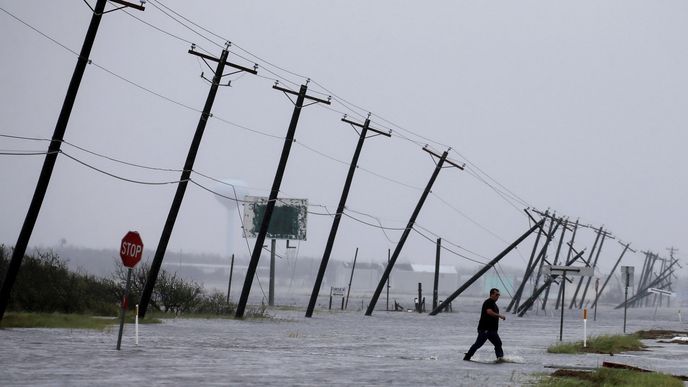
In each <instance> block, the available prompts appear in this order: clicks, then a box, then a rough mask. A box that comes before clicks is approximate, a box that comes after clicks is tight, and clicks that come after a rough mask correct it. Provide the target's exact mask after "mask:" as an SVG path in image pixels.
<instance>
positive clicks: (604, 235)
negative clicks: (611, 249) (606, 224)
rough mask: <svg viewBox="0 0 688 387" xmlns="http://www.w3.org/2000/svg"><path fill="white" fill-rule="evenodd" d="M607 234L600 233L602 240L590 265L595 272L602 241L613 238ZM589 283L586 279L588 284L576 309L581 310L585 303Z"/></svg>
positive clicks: (589, 278)
mask: <svg viewBox="0 0 688 387" xmlns="http://www.w3.org/2000/svg"><path fill="white" fill-rule="evenodd" d="M610 235H611V234H609V232H607V231H603V232H602V240H601V241H600V248H598V249H597V254H595V261H594V262H593V263H592V269H593V270H595V268H596V267H597V261H598V260H599V259H600V253H601V252H602V246H603V245H604V240H605V239H606V238H607V237H610V238H613V237H612V236H610ZM590 281H592V277H588V282H586V283H585V289H584V290H583V295H582V296H581V300H580V304H578V309H582V308H583V304H584V303H585V295H586V294H587V293H588V287H590Z"/></svg>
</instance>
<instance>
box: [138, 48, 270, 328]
mask: <svg viewBox="0 0 688 387" xmlns="http://www.w3.org/2000/svg"><path fill="white" fill-rule="evenodd" d="M194 49H195V46H191V49H190V50H189V54H191V55H194V56H197V57H200V58H201V59H202V60H204V61H206V64H207V63H208V62H207V61H212V62H217V67H216V68H215V75H214V76H213V79H212V81H211V83H210V90H209V91H208V97H207V98H206V100H205V105H204V106H203V112H202V113H201V117H200V119H199V120H198V125H197V126H196V132H195V133H194V137H193V139H192V140H191V145H190V146H189V152H188V153H187V155H186V161H185V162H184V169H183V170H182V174H181V177H180V178H179V183H178V184H177V191H176V192H175V194H174V199H172V205H171V206H170V211H169V213H168V214H167V220H166V221H165V226H164V227H163V229H162V234H161V235H160V241H159V242H158V247H157V249H156V250H155V256H154V257H153V262H151V267H150V270H149V271H148V278H147V279H146V285H145V286H144V288H143V292H142V293H141V302H140V303H139V314H140V316H141V318H144V317H145V316H146V311H147V310H148V304H149V302H150V299H151V296H152V294H153V288H154V287H155V281H156V280H157V279H158V273H159V272H160V267H161V266H162V261H163V259H164V258H165V252H166V251H167V244H168V243H169V242H170V236H171V235H172V229H174V224H175V222H176V221H177V215H178V214H179V209H180V208H181V206H182V201H183V200H184V194H185V193H186V187H187V185H188V184H189V180H190V178H191V171H192V170H193V166H194V162H195V161H196V155H197V154H198V148H199V147H200V146H201V140H202V139H203V132H204V131H205V127H206V124H207V123H208V119H209V118H210V116H211V115H210V111H211V110H212V107H213V103H214V102H215V96H216V95H217V89H218V88H219V87H220V82H221V81H222V77H224V76H225V75H229V74H223V73H222V72H223V71H224V69H225V66H230V67H233V68H235V69H237V71H236V72H241V71H243V72H247V73H251V74H257V71H256V70H255V68H253V69H249V68H246V67H242V66H239V65H236V64H233V63H230V62H227V56H228V55H229V43H227V44H226V46H225V48H224V49H223V50H222V54H221V55H220V58H219V59H218V58H214V57H212V56H210V55H206V54H202V53H200V52H196V51H194ZM208 66H210V65H208ZM232 74H234V73H232Z"/></svg>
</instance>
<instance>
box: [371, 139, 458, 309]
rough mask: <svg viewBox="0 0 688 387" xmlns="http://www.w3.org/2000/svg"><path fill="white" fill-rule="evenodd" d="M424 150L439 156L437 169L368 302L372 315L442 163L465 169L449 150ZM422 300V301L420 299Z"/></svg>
mask: <svg viewBox="0 0 688 387" xmlns="http://www.w3.org/2000/svg"><path fill="white" fill-rule="evenodd" d="M423 150H424V151H426V152H428V153H430V154H431V155H432V156H434V157H438V158H439V160H438V161H437V165H436V166H435V170H434V171H433V173H432V176H431V177H430V181H429V182H428V184H427V186H426V187H425V191H423V194H422V195H421V197H420V199H419V200H418V204H417V205H416V208H415V209H414V210H413V213H412V214H411V218H410V219H409V221H408V224H407V225H406V228H405V229H404V232H403V234H402V235H401V238H400V239H399V243H397V247H396V248H395V249H394V254H392V258H391V260H390V262H389V264H388V265H387V267H386V268H385V272H384V273H383V274H382V278H380V282H379V283H378V284H377V288H376V289H375V293H374V294H373V297H372V298H371V300H370V304H368V309H367V310H366V313H365V315H366V316H370V315H372V314H373V310H374V309H375V304H377V300H378V298H379V297H380V293H382V288H383V287H384V286H385V281H387V279H388V278H389V274H390V273H391V272H392V268H393V267H394V263H395V262H396V261H397V258H399V254H400V253H401V249H402V248H403V247H404V243H406V239H407V238H408V236H409V234H410V233H411V230H412V229H413V225H414V223H415V222H416V217H418V214H419V213H420V210H421V209H422V208H423V204H424V203H425V199H426V198H427V197H428V194H429V193H430V189H432V185H433V184H434V183H435V179H436V178H437V175H439V173H440V170H441V169H442V165H444V163H445V162H446V163H447V164H450V165H452V166H454V167H456V168H459V169H461V170H463V168H464V166H462V165H458V164H457V163H455V162H453V161H451V160H447V155H448V154H449V150H446V151H444V153H442V156H440V155H438V154H436V153H434V152H433V151H431V150H429V149H428V148H427V147H425V148H423ZM419 302H420V301H419Z"/></svg>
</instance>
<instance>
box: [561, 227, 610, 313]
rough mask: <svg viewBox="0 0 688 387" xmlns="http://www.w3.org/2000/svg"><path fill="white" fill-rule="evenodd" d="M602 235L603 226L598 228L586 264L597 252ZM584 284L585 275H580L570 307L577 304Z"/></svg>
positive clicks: (588, 263)
mask: <svg viewBox="0 0 688 387" xmlns="http://www.w3.org/2000/svg"><path fill="white" fill-rule="evenodd" d="M600 235H602V227H600V228H599V229H598V230H597V236H596V237H595V242H594V243H593V244H592V249H591V250H590V255H588V261H587V262H586V263H585V266H590V261H592V255H593V254H594V253H595V248H597V242H599V240H600ZM582 285H583V277H580V280H579V281H578V286H576V291H575V292H574V293H573V298H571V303H570V304H569V309H571V308H573V306H574V305H576V298H578V292H579V291H580V288H581V286H582Z"/></svg>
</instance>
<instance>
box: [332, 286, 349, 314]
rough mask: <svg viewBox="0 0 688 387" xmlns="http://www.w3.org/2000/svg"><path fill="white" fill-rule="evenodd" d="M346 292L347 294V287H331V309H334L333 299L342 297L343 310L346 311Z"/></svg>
mask: <svg viewBox="0 0 688 387" xmlns="http://www.w3.org/2000/svg"><path fill="white" fill-rule="evenodd" d="M345 292H346V287H336V286H331V287H330V307H329V309H332V297H341V298H342V310H344V293H345Z"/></svg>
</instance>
